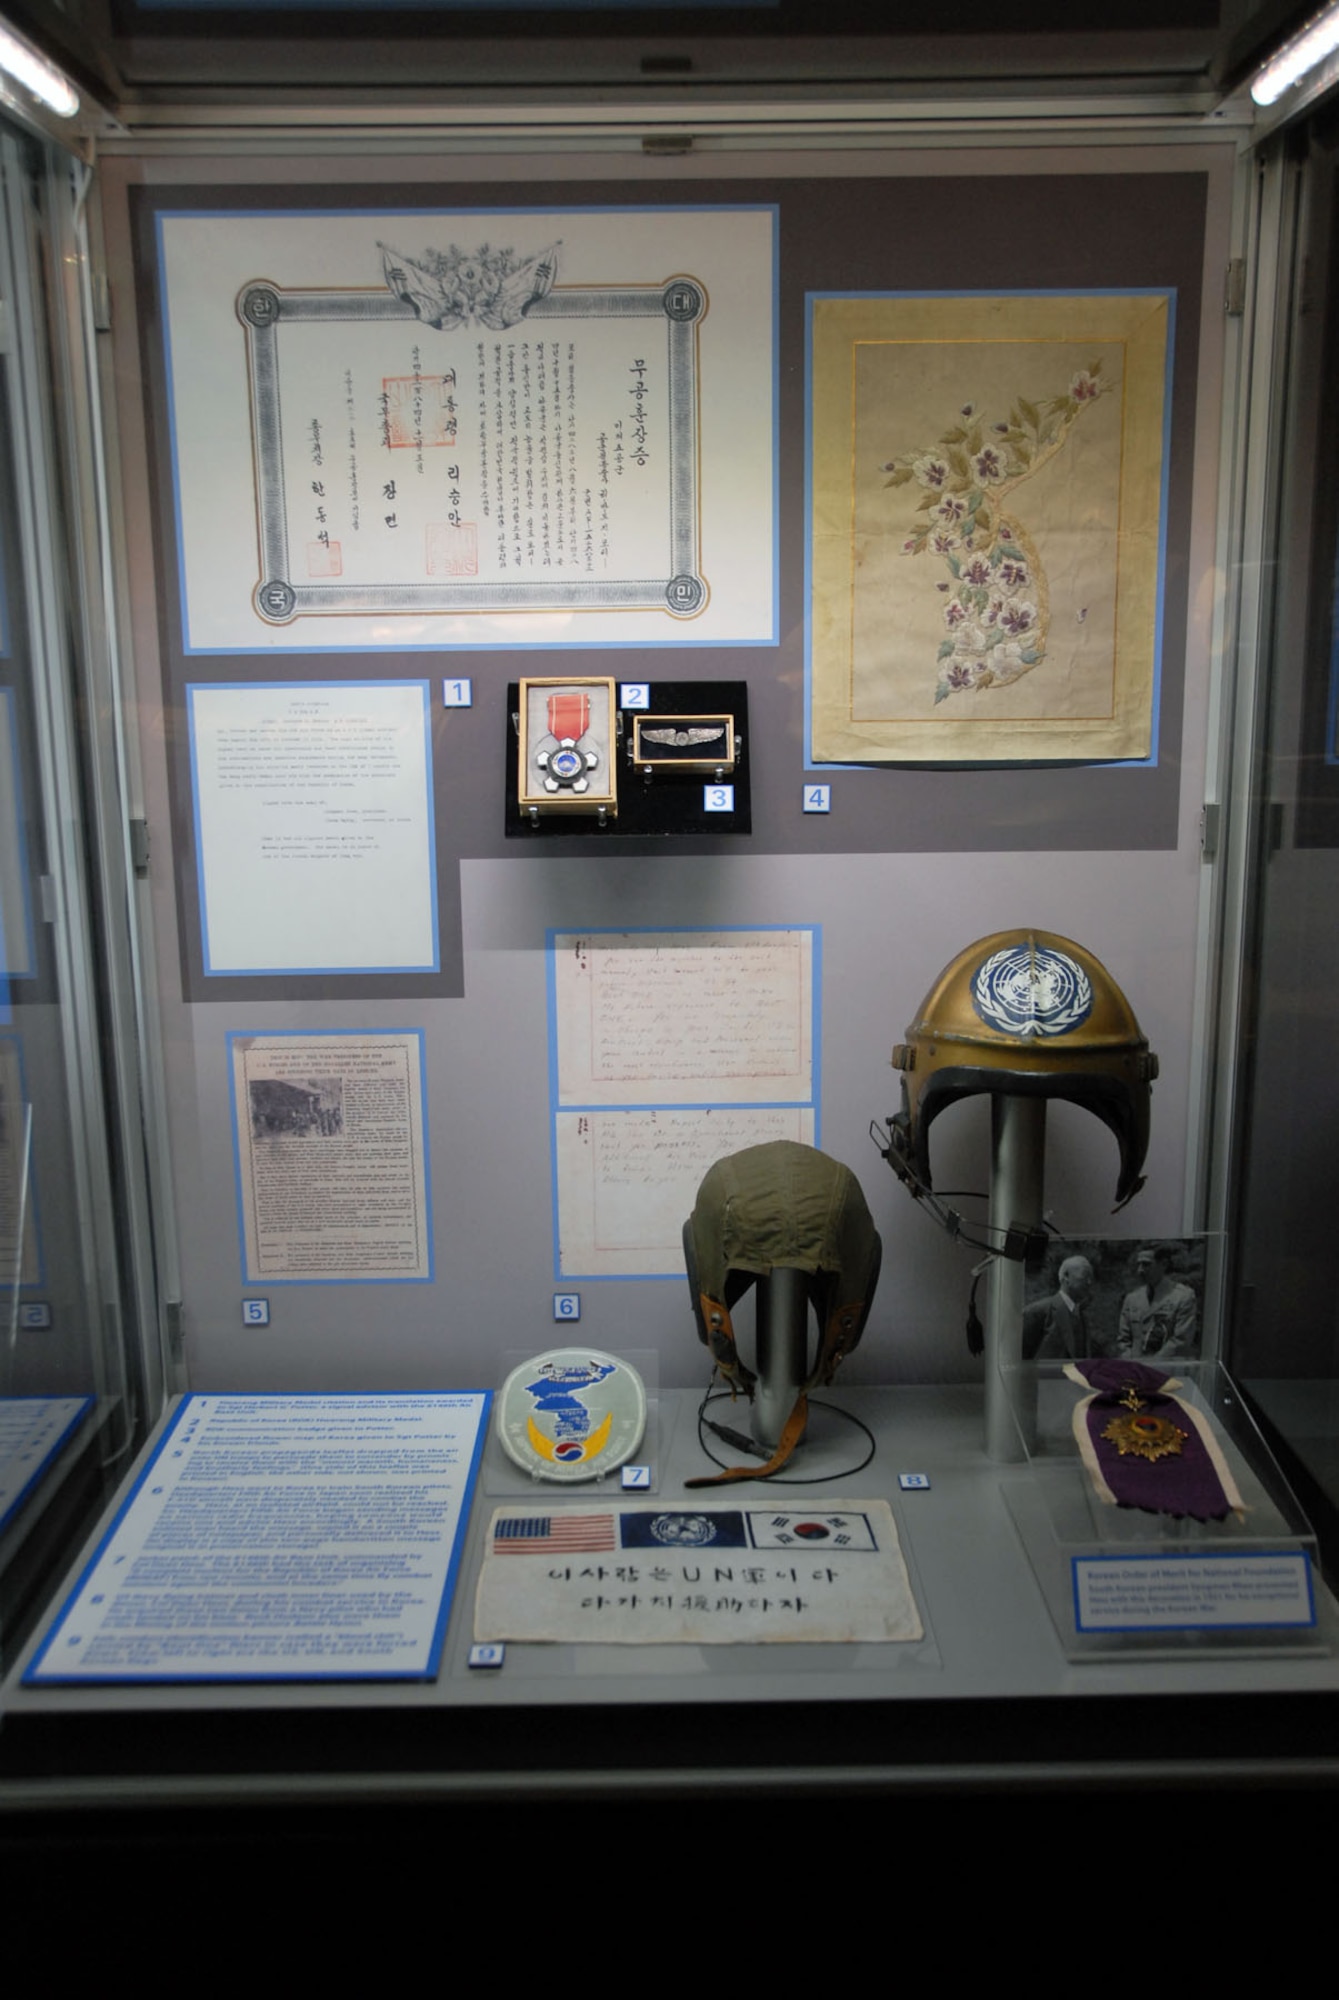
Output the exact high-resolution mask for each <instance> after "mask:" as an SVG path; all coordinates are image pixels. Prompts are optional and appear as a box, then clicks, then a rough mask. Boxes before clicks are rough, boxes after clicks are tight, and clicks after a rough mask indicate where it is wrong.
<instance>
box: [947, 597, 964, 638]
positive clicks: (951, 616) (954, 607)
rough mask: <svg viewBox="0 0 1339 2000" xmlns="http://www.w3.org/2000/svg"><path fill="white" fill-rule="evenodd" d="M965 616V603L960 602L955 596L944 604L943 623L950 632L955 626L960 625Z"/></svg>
mask: <svg viewBox="0 0 1339 2000" xmlns="http://www.w3.org/2000/svg"><path fill="white" fill-rule="evenodd" d="M966 616H967V607H966V605H965V604H960V603H959V601H958V599H957V598H956V597H955V598H954V599H953V600H952V602H951V603H949V604H946V605H945V606H944V623H945V624H946V625H947V626H948V628H949V630H950V632H951V631H953V630H954V628H955V627H956V626H958V625H961V624H962V622H963V620H964V619H965V618H966Z"/></svg>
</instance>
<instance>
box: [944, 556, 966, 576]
mask: <svg viewBox="0 0 1339 2000" xmlns="http://www.w3.org/2000/svg"><path fill="white" fill-rule="evenodd" d="M944 561H945V562H946V563H947V564H948V566H949V568H950V569H951V570H952V572H953V574H954V576H961V575H962V564H961V563H960V562H959V561H958V558H957V557H956V556H945V557H944Z"/></svg>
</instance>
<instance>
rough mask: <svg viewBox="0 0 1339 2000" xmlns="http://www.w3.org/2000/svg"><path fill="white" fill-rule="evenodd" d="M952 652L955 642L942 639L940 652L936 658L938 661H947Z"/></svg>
mask: <svg viewBox="0 0 1339 2000" xmlns="http://www.w3.org/2000/svg"><path fill="white" fill-rule="evenodd" d="M952 651H953V641H952V640H951V639H941V640H940V642H939V651H938V652H937V653H936V654H935V658H936V659H937V660H946V659H947V658H948V656H949V654H950V653H951V652H952Z"/></svg>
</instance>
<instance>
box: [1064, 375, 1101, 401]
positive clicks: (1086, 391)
mask: <svg viewBox="0 0 1339 2000" xmlns="http://www.w3.org/2000/svg"><path fill="white" fill-rule="evenodd" d="M1069 393H1070V395H1071V396H1072V397H1073V398H1074V401H1075V402H1076V403H1095V402H1096V401H1097V398H1098V397H1099V396H1100V395H1101V393H1102V384H1101V383H1100V382H1099V381H1098V379H1097V377H1096V376H1095V375H1092V374H1090V373H1089V371H1088V370H1087V369H1086V368H1081V369H1080V370H1079V372H1078V374H1077V375H1076V376H1075V377H1074V379H1073V381H1072V382H1071V383H1070V385H1069Z"/></svg>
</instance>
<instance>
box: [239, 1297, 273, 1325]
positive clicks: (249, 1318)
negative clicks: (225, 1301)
mask: <svg viewBox="0 0 1339 2000" xmlns="http://www.w3.org/2000/svg"><path fill="white" fill-rule="evenodd" d="M269 1323H270V1302H269V1300H268V1299H243V1300H242V1325H243V1326H268V1325H269Z"/></svg>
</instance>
